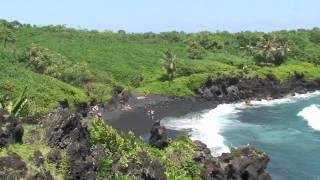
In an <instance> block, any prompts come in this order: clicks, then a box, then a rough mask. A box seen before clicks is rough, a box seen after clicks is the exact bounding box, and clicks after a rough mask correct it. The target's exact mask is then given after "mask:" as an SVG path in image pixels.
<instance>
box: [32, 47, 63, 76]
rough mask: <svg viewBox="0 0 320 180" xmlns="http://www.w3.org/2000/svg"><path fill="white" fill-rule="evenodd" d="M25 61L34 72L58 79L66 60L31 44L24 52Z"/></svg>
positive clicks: (57, 54)
mask: <svg viewBox="0 0 320 180" xmlns="http://www.w3.org/2000/svg"><path fill="white" fill-rule="evenodd" d="M26 61H27V63H28V64H29V65H30V66H31V67H32V69H33V70H34V71H35V72H38V73H41V74H45V75H49V76H52V77H54V78H59V77H60V76H61V71H62V70H63V69H64V67H65V64H66V63H67V60H66V58H65V57H64V56H62V55H61V54H59V53H56V52H54V51H51V50H49V49H47V48H43V47H41V46H37V45H35V44H32V45H31V47H29V48H28V50H27V51H26Z"/></svg>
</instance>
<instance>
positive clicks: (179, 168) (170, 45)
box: [0, 20, 320, 179]
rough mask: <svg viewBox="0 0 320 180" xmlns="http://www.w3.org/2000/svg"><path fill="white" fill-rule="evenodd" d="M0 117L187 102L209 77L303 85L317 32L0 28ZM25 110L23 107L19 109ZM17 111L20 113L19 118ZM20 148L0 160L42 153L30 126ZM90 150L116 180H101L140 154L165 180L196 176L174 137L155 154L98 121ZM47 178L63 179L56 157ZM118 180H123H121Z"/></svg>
mask: <svg viewBox="0 0 320 180" xmlns="http://www.w3.org/2000/svg"><path fill="white" fill-rule="evenodd" d="M0 65H1V67H2V68H1V70H0V104H1V105H0V107H1V108H6V109H8V110H9V111H10V112H11V113H13V114H15V115H17V116H26V115H41V114H43V113H47V112H50V111H51V110H53V109H54V108H56V107H57V106H58V103H59V101H63V100H65V99H66V100H68V102H70V105H71V106H74V105H75V104H76V103H77V102H81V101H88V100H89V99H91V98H95V99H98V100H100V101H102V102H104V103H107V101H108V100H109V99H110V97H111V92H112V89H113V87H115V86H118V85H121V86H124V87H125V88H126V89H128V90H131V91H134V92H140V93H142V92H151V93H157V94H167V95H177V96H187V95H194V94H196V93H197V89H198V88H199V87H200V86H201V84H203V83H204V81H205V80H206V79H207V78H208V77H209V76H210V77H212V78H223V77H226V76H247V77H253V76H259V77H262V78H264V77H265V76H266V75H267V74H269V73H273V74H274V75H275V76H276V77H278V78H279V79H280V80H281V81H285V80H286V79H287V78H288V77H289V75H290V74H291V73H293V72H299V73H304V75H305V77H306V78H307V79H316V78H319V77H320V68H319V65H320V29H318V28H314V29H312V30H305V29H299V30H292V31H277V32H272V33H263V32H240V33H228V32H215V33H211V32H199V33H184V32H165V33H158V34H156V33H152V32H148V33H126V32H125V31H123V30H121V31H119V32H110V31H106V32H99V31H94V30H83V29H81V30H80V29H72V28H67V27H65V26H61V25H57V26H43V27H38V26H34V25H29V24H21V23H19V22H17V21H13V22H7V21H4V20H2V21H0ZM26 101H28V102H27V103H26ZM19 107H20V108H22V107H23V109H20V108H19ZM24 129H25V135H24V142H29V141H31V140H32V138H33V137H31V136H32V135H31V132H35V131H39V134H40V135H39V139H36V140H35V141H34V142H36V143H24V144H15V145H11V146H9V147H7V148H3V149H0V157H1V156H4V155H5V154H7V153H8V152H16V153H17V154H19V155H20V156H21V157H22V158H23V160H24V161H26V162H27V163H28V166H30V169H29V170H31V171H32V172H31V173H35V172H36V171H37V168H36V167H35V165H34V164H33V162H32V161H30V156H32V153H33V151H34V150H37V149H39V150H40V151H41V152H42V154H43V155H46V154H48V151H49V150H50V148H49V147H47V146H46V145H45V143H44V140H43V132H42V131H43V130H42V127H40V126H39V125H26V124H24ZM90 137H91V140H92V143H93V144H102V145H104V146H105V147H104V148H105V149H106V151H107V152H106V153H107V155H108V156H107V157H106V158H105V159H103V160H102V162H101V163H102V166H101V167H100V169H99V171H98V172H99V174H98V175H99V176H101V177H107V178H110V179H111V178H120V177H118V175H117V174H112V173H111V169H110V168H111V165H112V157H113V156H114V155H115V154H116V155H119V156H120V157H121V158H120V164H121V166H127V163H128V160H129V159H131V160H132V159H133V160H135V161H137V162H140V161H141V157H139V154H140V153H141V152H145V153H147V155H148V157H149V158H150V159H151V160H156V159H159V160H160V162H161V164H163V165H164V166H165V167H166V176H167V177H168V178H169V179H190V178H194V179H197V177H198V176H199V173H200V167H199V166H198V165H197V164H195V163H194V162H192V161H190V159H192V155H193V149H194V147H193V144H192V142H191V141H190V139H188V138H187V137H186V135H181V136H179V137H178V138H177V139H173V140H170V143H169V146H168V147H167V148H165V149H163V150H160V149H157V148H154V147H151V146H149V145H145V143H144V142H143V141H136V137H135V136H134V134H133V133H131V132H130V133H128V134H120V133H118V132H117V131H116V130H114V129H113V128H111V127H109V126H108V125H106V124H104V123H103V122H102V121H101V120H95V121H93V123H92V124H91V126H90ZM63 158H64V160H63V165H62V167H61V168H59V169H57V168H55V167H53V166H52V165H51V164H50V163H48V162H46V163H45V167H46V169H48V170H50V172H51V173H52V174H53V175H54V177H56V178H62V175H63V174H64V172H65V171H66V169H67V167H66V165H65V163H66V162H65V161H66V159H65V158H66V157H63ZM123 179H125V178H123Z"/></svg>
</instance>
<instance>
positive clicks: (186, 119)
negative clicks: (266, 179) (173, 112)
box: [162, 92, 320, 180]
mask: <svg viewBox="0 0 320 180" xmlns="http://www.w3.org/2000/svg"><path fill="white" fill-rule="evenodd" d="M252 104H253V106H246V105H245V104H244V103H239V104H223V105H219V106H218V107H217V108H215V109H212V110H204V111H202V112H198V113H192V114H188V115H185V116H183V117H179V118H170V117H168V118H165V119H163V120H162V124H163V125H165V126H166V127H167V128H169V129H173V130H181V129H186V130H188V132H189V133H190V135H191V138H192V139H198V140H201V141H203V142H205V143H206V144H207V145H208V147H209V148H210V149H211V150H212V151H213V155H215V156H217V155H219V154H221V153H222V152H227V151H228V150H229V148H230V147H238V146H245V145H248V144H250V145H252V146H254V147H256V148H257V149H260V150H263V151H265V152H267V153H268V154H269V156H270V159H271V161H270V163H269V165H268V169H267V171H268V172H269V173H270V174H271V175H272V177H273V178H274V179H276V180H287V179H288V180H309V179H310V180H314V179H320V93H319V92H316V93H313V94H307V95H296V96H294V97H288V98H284V99H279V100H272V101H254V102H252Z"/></svg>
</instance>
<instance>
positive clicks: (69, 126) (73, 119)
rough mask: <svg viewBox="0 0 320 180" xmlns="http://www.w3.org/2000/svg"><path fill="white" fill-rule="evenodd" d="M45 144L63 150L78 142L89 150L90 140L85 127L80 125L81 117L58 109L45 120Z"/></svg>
mask: <svg viewBox="0 0 320 180" xmlns="http://www.w3.org/2000/svg"><path fill="white" fill-rule="evenodd" d="M45 121H46V123H47V124H48V125H47V126H46V127H49V128H48V129H47V131H46V139H47V143H48V145H49V146H51V147H53V148H54V147H55V148H58V149H65V148H67V146H69V145H70V144H71V143H74V142H78V143H80V144H82V145H83V146H85V147H86V148H87V151H89V149H90V145H91V144H90V138H89V132H88V129H87V127H84V126H83V125H82V124H81V116H80V115H79V114H78V113H75V112H72V111H70V110H65V109H58V110H56V111H55V112H53V113H51V114H49V116H48V117H47V118H46V120H45Z"/></svg>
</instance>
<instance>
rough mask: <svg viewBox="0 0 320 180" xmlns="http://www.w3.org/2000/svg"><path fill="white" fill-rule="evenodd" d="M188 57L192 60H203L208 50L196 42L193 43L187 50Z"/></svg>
mask: <svg viewBox="0 0 320 180" xmlns="http://www.w3.org/2000/svg"><path fill="white" fill-rule="evenodd" d="M187 52H188V57H189V58H191V59H202V58H203V56H204V55H205V54H206V50H205V49H204V48H203V47H202V46H201V45H200V44H199V43H197V42H196V41H192V42H191V43H190V44H189V47H188V49H187Z"/></svg>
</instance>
